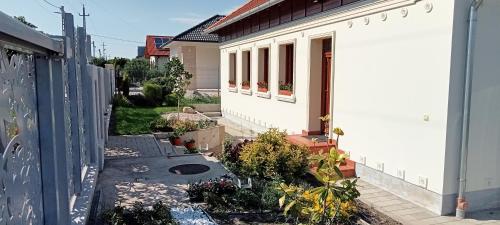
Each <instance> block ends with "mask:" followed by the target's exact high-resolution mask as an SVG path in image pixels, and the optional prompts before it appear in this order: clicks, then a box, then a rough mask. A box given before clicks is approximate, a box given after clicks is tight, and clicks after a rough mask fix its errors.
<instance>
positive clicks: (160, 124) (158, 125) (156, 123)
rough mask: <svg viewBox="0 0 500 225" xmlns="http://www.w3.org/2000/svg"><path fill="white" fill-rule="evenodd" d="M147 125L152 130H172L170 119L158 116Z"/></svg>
mask: <svg viewBox="0 0 500 225" xmlns="http://www.w3.org/2000/svg"><path fill="white" fill-rule="evenodd" d="M149 127H150V128H151V130H152V131H153V132H172V131H174V129H173V128H172V124H171V121H169V120H167V119H165V118H163V117H160V118H158V119H156V120H153V121H152V122H151V123H150V125H149Z"/></svg>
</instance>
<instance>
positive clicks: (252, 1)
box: [208, 0, 269, 29]
mask: <svg viewBox="0 0 500 225" xmlns="http://www.w3.org/2000/svg"><path fill="white" fill-rule="evenodd" d="M267 2H269V0H249V1H248V2H247V3H245V4H244V5H243V6H241V7H239V8H238V9H236V10H234V11H233V12H232V13H230V14H229V15H227V16H226V17H224V18H223V19H221V20H219V22H217V23H214V24H213V25H212V26H210V27H209V28H208V29H212V28H214V27H217V26H219V25H221V24H223V23H225V22H227V21H229V20H231V19H234V18H236V17H237V16H240V15H242V14H244V13H246V12H248V11H250V10H252V9H255V8H257V7H259V6H261V5H263V4H265V3H267Z"/></svg>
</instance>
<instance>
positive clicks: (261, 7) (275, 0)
mask: <svg viewBox="0 0 500 225" xmlns="http://www.w3.org/2000/svg"><path fill="white" fill-rule="evenodd" d="M283 1H285V0H269V1H268V2H267V3H264V4H262V5H259V6H257V7H255V8H253V9H251V10H248V11H247V12H244V13H242V14H240V15H238V16H236V17H234V18H232V19H230V20H228V21H225V22H223V23H221V24H219V25H217V26H215V27H212V28H208V29H206V30H204V31H203V33H205V34H210V33H213V32H215V31H217V30H220V29H222V28H224V27H227V26H228V25H231V24H233V23H234V22H236V21H239V20H241V19H244V18H246V17H248V16H251V15H253V14H255V13H258V12H260V11H262V10H264V9H267V8H269V7H271V6H273V5H276V4H278V3H281V2H283Z"/></svg>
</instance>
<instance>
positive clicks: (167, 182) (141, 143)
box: [96, 135, 228, 224]
mask: <svg viewBox="0 0 500 225" xmlns="http://www.w3.org/2000/svg"><path fill="white" fill-rule="evenodd" d="M164 144H165V143H162V145H164ZM193 163H195V164H203V165H206V166H208V167H210V170H209V171H208V172H205V173H202V174H197V175H177V174H173V173H170V172H169V171H168V170H169V169H170V168H171V167H173V166H177V165H181V164H193ZM227 173H228V172H227V171H226V170H225V169H224V168H223V166H222V165H221V164H220V163H218V161H217V159H215V158H212V157H207V156H203V155H193V156H184V157H172V158H168V157H167V154H166V152H165V149H163V150H162V149H160V147H159V145H158V143H157V142H156V140H155V138H154V137H153V136H152V135H143V136H110V137H109V142H108V146H107V147H106V152H105V163H104V170H103V171H102V173H101V174H100V175H99V178H98V183H97V188H96V193H99V194H98V196H100V199H99V201H98V210H97V211H98V213H99V214H100V213H102V212H104V211H105V210H107V209H111V208H113V207H114V206H117V205H122V206H125V207H128V206H131V205H133V204H134V203H135V202H142V203H144V205H146V206H150V205H152V204H154V203H155V202H157V201H163V202H165V203H167V204H169V206H171V207H184V206H187V205H188V204H187V203H188V198H187V194H186V191H185V190H186V188H187V184H189V183H193V182H197V181H200V180H206V179H210V178H215V177H220V176H222V175H224V174H227ZM97 224H98V223H97Z"/></svg>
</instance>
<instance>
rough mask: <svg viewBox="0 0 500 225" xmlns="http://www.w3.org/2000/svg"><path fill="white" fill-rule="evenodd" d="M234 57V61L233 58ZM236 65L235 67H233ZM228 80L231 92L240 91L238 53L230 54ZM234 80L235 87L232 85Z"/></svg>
mask: <svg viewBox="0 0 500 225" xmlns="http://www.w3.org/2000/svg"><path fill="white" fill-rule="evenodd" d="M232 56H234V60H233V58H232ZM233 63H234V65H232V64H233ZM228 64H229V66H228V80H227V84H226V85H227V86H228V88H229V91H232V92H237V91H238V51H229V52H228ZM232 78H234V85H231V84H230V81H231V79H232Z"/></svg>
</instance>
